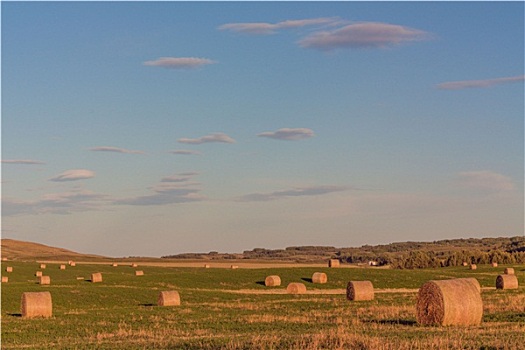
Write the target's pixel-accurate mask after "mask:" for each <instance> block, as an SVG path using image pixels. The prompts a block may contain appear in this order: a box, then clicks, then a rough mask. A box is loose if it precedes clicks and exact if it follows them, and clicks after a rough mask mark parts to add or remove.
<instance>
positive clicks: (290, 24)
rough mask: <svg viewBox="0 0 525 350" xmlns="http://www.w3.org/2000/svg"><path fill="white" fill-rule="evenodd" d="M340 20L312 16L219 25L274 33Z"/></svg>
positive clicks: (224, 27) (266, 33)
mask: <svg viewBox="0 0 525 350" xmlns="http://www.w3.org/2000/svg"><path fill="white" fill-rule="evenodd" d="M339 21H340V20H339V19H338V18H335V17H331V18H311V19H299V20H287V21H282V22H277V23H266V22H252V23H227V24H223V25H221V26H219V29H220V30H229V31H232V32H236V33H244V34H252V35H268V34H274V33H276V32H277V31H278V30H280V29H290V28H300V27H305V26H312V25H324V24H335V23H338V22H339Z"/></svg>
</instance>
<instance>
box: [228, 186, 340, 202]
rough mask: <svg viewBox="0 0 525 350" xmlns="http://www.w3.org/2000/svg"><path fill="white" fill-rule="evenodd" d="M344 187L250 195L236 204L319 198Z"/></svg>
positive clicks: (313, 187) (242, 197)
mask: <svg viewBox="0 0 525 350" xmlns="http://www.w3.org/2000/svg"><path fill="white" fill-rule="evenodd" d="M348 189H349V188H348V187H345V186H310V187H299V188H294V189H289V190H281V191H274V192H270V193H251V194H247V195H244V196H241V197H239V198H237V201H238V202H267V201H273V200H278V199H283V198H289V197H302V196H321V195H325V194H329V193H334V192H342V191H347V190H348Z"/></svg>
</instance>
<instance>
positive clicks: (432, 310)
mask: <svg viewBox="0 0 525 350" xmlns="http://www.w3.org/2000/svg"><path fill="white" fill-rule="evenodd" d="M482 316H483V301H482V300H481V294H480V293H479V292H478V290H477V288H476V286H475V285H474V283H472V281H468V280H467V279H464V278H457V279H450V280H442V281H428V282H426V283H425V284H423V286H422V287H421V288H420V289H419V293H418V296H417V303H416V319H417V322H418V323H419V324H421V325H441V326H448V325H465V326H469V325H479V324H480V323H481V318H482Z"/></svg>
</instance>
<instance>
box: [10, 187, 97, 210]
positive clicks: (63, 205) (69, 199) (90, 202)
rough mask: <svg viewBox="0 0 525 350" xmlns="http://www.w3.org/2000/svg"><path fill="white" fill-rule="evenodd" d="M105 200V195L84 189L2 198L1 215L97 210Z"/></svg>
mask: <svg viewBox="0 0 525 350" xmlns="http://www.w3.org/2000/svg"><path fill="white" fill-rule="evenodd" d="M106 201H107V196H105V195H101V194H97V193H94V192H91V191H86V190H74V191H69V192H62V193H50V194H46V195H43V196H42V197H41V198H39V199H37V200H32V201H24V200H16V199H10V198H3V199H2V215H4V216H16V215H37V214H71V213H73V212H81V211H88V210H97V209H99V208H100V206H101V205H103V204H104V203H105V202H106Z"/></svg>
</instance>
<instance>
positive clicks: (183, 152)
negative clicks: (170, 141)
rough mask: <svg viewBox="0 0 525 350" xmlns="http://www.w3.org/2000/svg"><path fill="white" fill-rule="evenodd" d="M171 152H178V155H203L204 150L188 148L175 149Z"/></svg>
mask: <svg viewBox="0 0 525 350" xmlns="http://www.w3.org/2000/svg"><path fill="white" fill-rule="evenodd" d="M169 153H171V154H176V155H185V156H191V155H201V154H202V152H199V151H194V150H187V149H178V150H173V151H169Z"/></svg>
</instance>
